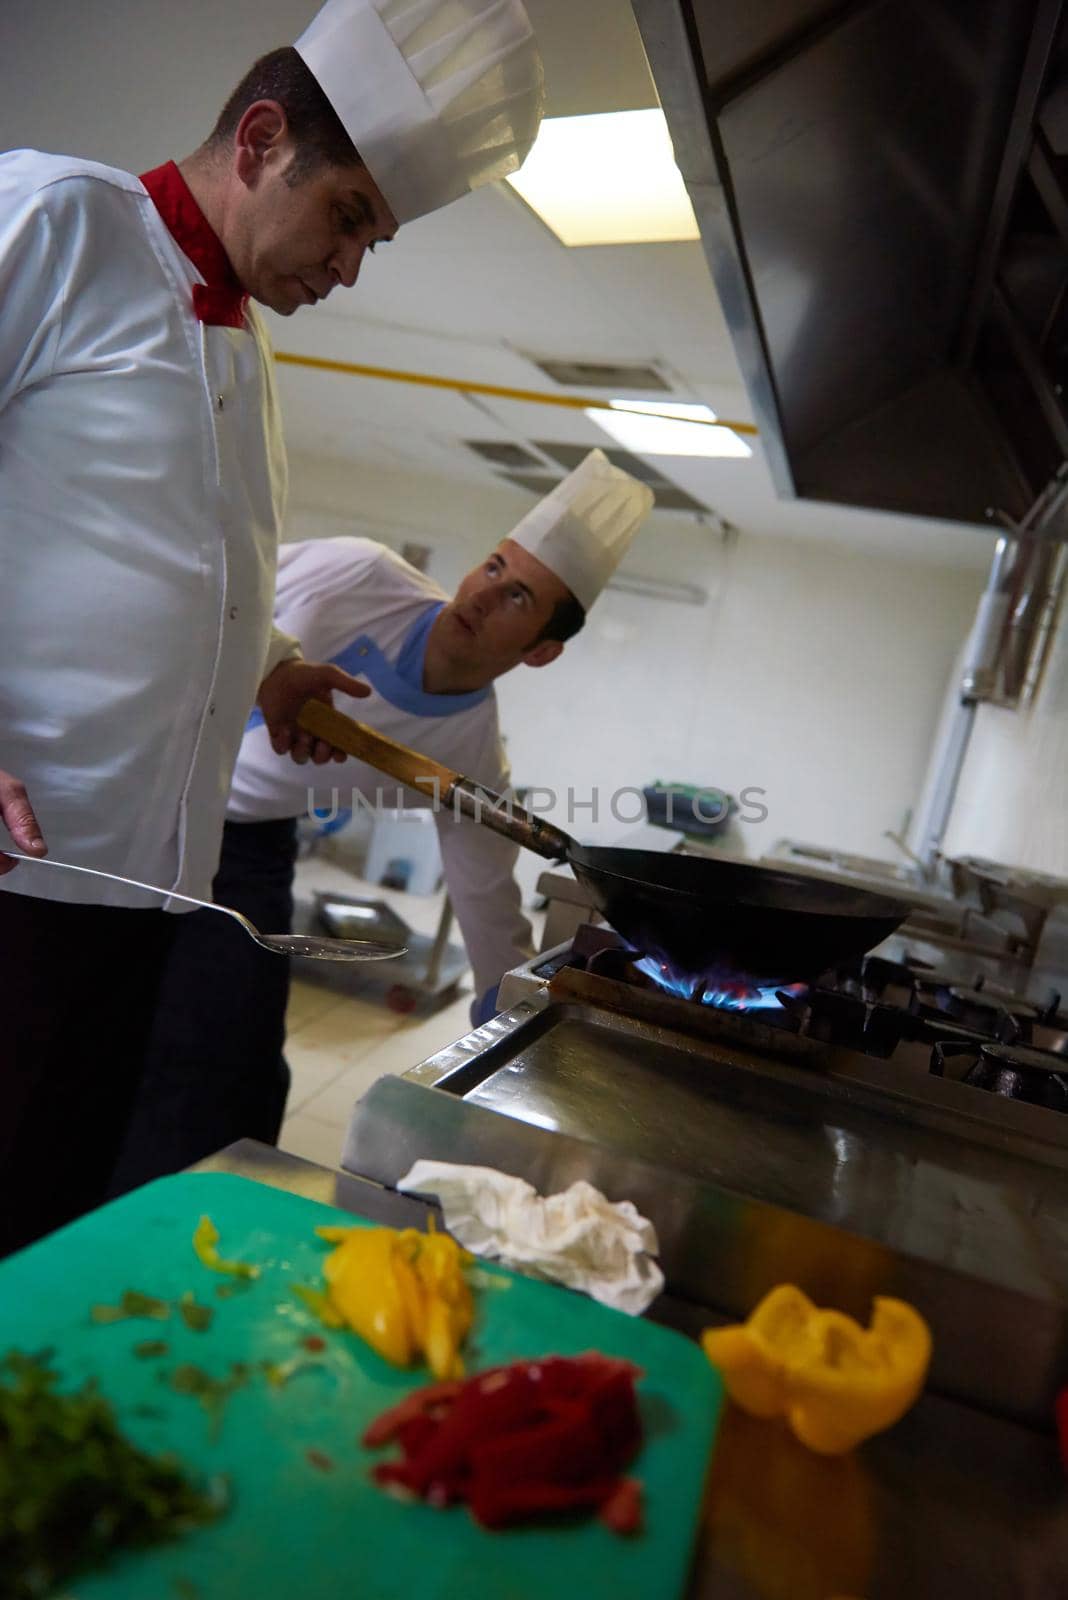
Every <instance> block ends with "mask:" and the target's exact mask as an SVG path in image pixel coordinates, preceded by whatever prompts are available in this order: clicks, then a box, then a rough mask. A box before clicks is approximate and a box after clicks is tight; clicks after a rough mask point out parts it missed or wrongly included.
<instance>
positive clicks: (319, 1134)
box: [279, 857, 539, 1167]
mask: <svg viewBox="0 0 1068 1600" xmlns="http://www.w3.org/2000/svg"><path fill="white" fill-rule="evenodd" d="M313 889H334V890H337V891H339V892H341V893H343V894H348V895H360V894H367V895H368V896H369V897H371V898H373V899H382V900H385V901H387V902H388V903H389V904H390V905H391V906H392V907H393V909H394V910H395V911H397V912H398V914H399V915H400V916H401V917H403V918H404V920H405V922H407V923H408V925H409V927H411V928H413V929H414V930H415V931H416V932H419V933H427V934H431V933H433V931H434V929H435V927H436V925H437V921H438V917H439V915H440V911H441V903H442V900H441V895H440V894H438V895H411V894H403V893H399V892H397V891H394V890H389V889H382V888H381V887H379V886H378V885H374V886H371V885H367V884H362V883H361V882H360V880H359V879H357V878H354V877H353V875H352V874H351V872H348V871H345V870H343V869H341V868H339V867H337V866H335V865H333V864H332V863H330V862H329V861H322V860H318V859H316V858H314V857H313V858H312V859H310V860H303V861H301V862H300V864H299V866H298V868H297V893H298V896H299V895H300V894H301V892H302V891H304V892H310V891H311V890H313ZM528 916H530V918H531V921H532V922H533V923H534V924H535V927H536V926H537V923H538V920H539V917H538V914H537V913H534V914H531V913H529V912H528ZM452 937H453V940H454V941H456V942H459V933H458V931H457V930H456V929H455V926H454V930H453V935H452ZM376 967H377V963H376ZM387 968H388V963H385V962H383V963H382V964H381V967H380V968H378V970H377V971H376V972H375V974H374V979H373V981H372V980H371V979H369V981H368V988H367V993H366V995H362V996H359V997H356V996H353V995H351V994H344V993H339V992H338V991H337V990H336V989H335V988H332V987H331V986H330V983H329V979H328V978H324V980H323V981H321V982H320V981H318V980H310V979H306V978H303V977H299V978H295V979H294V981H293V986H292V990H291V993H290V1000H289V1012H288V1017H287V1022H288V1039H287V1042H286V1057H287V1059H288V1061H289V1065H290V1068H291V1069H292V1073H293V1084H292V1088H291V1089H290V1093H289V1103H288V1106H287V1111H286V1120H285V1125H284V1127H283V1129H282V1137H281V1139H280V1140H279V1145H280V1148H281V1149H283V1150H289V1151H291V1152H292V1153H293V1154H294V1155H298V1156H304V1157H305V1158H306V1159H307V1160H309V1161H317V1162H320V1163H321V1164H322V1165H324V1166H330V1167H336V1166H337V1164H338V1160H339V1158H340V1155H341V1145H342V1141H343V1139H344V1135H345V1129H346V1127H347V1126H348V1122H349V1118H350V1116H351V1113H352V1108H353V1106H354V1105H355V1104H356V1101H357V1100H358V1099H359V1098H360V1096H361V1095H362V1094H363V1093H364V1091H365V1090H366V1089H368V1088H369V1087H370V1086H371V1084H372V1083H374V1082H375V1080H376V1079H378V1078H380V1077H382V1076H383V1074H385V1073H390V1072H393V1073H401V1072H406V1071H407V1070H408V1068H409V1067H414V1066H415V1064H416V1063H417V1062H419V1061H423V1060H425V1059H426V1057H427V1056H430V1055H433V1054H434V1052H435V1051H436V1050H440V1049H442V1048H443V1047H444V1046H445V1045H447V1044H451V1043H452V1041H453V1040H454V1039H458V1038H460V1036H461V1035H462V1034H464V1033H467V1032H468V1031H469V1029H470V1026H471V1024H470V1019H469V1008H470V1005H471V1000H472V997H473V990H472V985H471V976H470V973H467V974H466V975H465V977H464V978H463V979H462V980H461V982H460V985H459V988H458V989H457V990H456V991H454V994H453V996H451V997H449V998H447V999H446V1000H445V1002H444V1003H443V1004H438V1005H437V1008H436V1009H434V1008H433V1006H432V1005H431V1004H430V1003H429V1002H422V1003H421V1004H420V1007H419V1009H418V1011H416V1012H415V1013H413V1014H412V1015H410V1016H404V1015H401V1014H399V1013H398V1012H396V1011H392V1010H390V1008H389V1006H388V1005H387V1003H386V1000H385V993H386V990H387V988H388V984H387V983H386V982H383V981H382V976H381V975H382V974H383V973H384V972H385V971H386V969H387Z"/></svg>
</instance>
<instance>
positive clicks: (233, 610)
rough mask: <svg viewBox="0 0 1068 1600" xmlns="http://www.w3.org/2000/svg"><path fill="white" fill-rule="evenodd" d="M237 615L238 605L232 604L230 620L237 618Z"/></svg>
mask: <svg viewBox="0 0 1068 1600" xmlns="http://www.w3.org/2000/svg"><path fill="white" fill-rule="evenodd" d="M236 616H237V607H236V606H231V607H230V621H231V622H233V621H234V619H235V618H236Z"/></svg>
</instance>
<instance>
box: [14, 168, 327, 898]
mask: <svg viewBox="0 0 1068 1600" xmlns="http://www.w3.org/2000/svg"><path fill="white" fill-rule="evenodd" d="M202 281H203V280H202V279H201V277H200V274H199V273H198V272H197V270H196V268H195V267H194V266H193V264H192V262H190V261H189V259H188V258H187V257H186V256H185V255H184V254H183V252H182V250H181V249H180V248H179V246H178V244H177V243H176V242H175V240H174V238H173V237H172V236H171V234H170V232H169V231H168V229H167V227H166V225H165V223H164V222H163V220H162V218H161V216H160V214H159V212H158V211H157V209H156V206H155V205H154V203H153V201H152V200H151V199H150V198H149V195H148V194H147V192H146V190H145V188H144V187H143V185H142V184H141V183H140V182H139V180H138V179H137V178H135V177H132V176H131V175H130V174H129V173H126V172H119V171H115V170H113V169H111V168H109V167H103V166H99V165H96V164H95V163H92V162H87V161H82V160H78V159H75V158H71V157H67V156H52V155H42V154H40V153H38V152H35V151H26V150H23V151H14V152H12V153H9V154H6V155H2V156H0V308H2V310H0V613H2V616H0V765H2V766H3V767H5V768H6V769H7V770H8V771H10V772H13V773H15V774H17V775H18V776H19V777H21V778H22V779H23V780H24V782H25V784H26V787H27V790H28V792H29V795H30V799H31V802H32V803H33V805H34V807H35V810H36V812H37V816H38V818H39V820H40V822H41V825H42V828H43V831H44V834H45V837H46V839H47V840H48V845H49V854H50V855H51V856H53V857H54V858H55V859H57V860H61V861H64V860H69V861H74V862H76V863H80V864H82V865H85V866H94V867H101V868H104V869H105V870H108V871H113V872H118V873H122V874H123V875H124V876H127V877H133V878H139V879H142V880H145V881H147V882H149V883H157V884H161V885H164V886H167V887H173V888H175V889H178V890H181V891H184V892H187V893H190V894H193V895H196V896H200V897H204V898H210V895H211V880H212V876H213V874H214V871H215V868H216V865H217V859H218V851H219V840H220V836H221V830H222V823H223V815H224V811H225V805H226V795H227V791H228V788H229V783H230V776H231V772H232V767H233V762H234V758H235V756H236V754H237V750H238V747H239V745H240V742H241V737H242V732H243V730H244V727H245V723H246V719H247V717H248V712H249V707H250V706H251V705H252V703H253V701H254V699H255V696H256V692H257V688H258V686H259V684H260V682H261V680H262V679H263V677H264V676H265V675H266V673H267V672H268V671H270V670H271V669H272V668H273V667H274V666H275V665H277V663H278V662H279V661H281V660H283V659H285V658H286V657H288V656H291V655H294V654H296V653H298V651H297V646H296V644H295V641H294V640H292V639H290V638H287V637H285V636H283V635H282V634H280V633H279V632H278V631H277V630H274V629H272V625H271V603H272V593H273V585H274V572H275V557H276V544H277V538H278V532H279V527H280V523H281V518H282V513H283V503H284V497H285V458H284V454H283V447H282V440H281V431H280V425H279V417H278V409H277V402H276V398H275V391H274V384H273V378H272V370H271V368H272V362H271V355H270V349H269V346H268V341H267V337H266V334H265V332H264V328H263V325H262V322H261V320H260V318H259V315H258V313H257V312H256V310H255V309H254V308H253V307H252V306H251V305H250V306H249V307H248V309H247V312H246V327H245V328H244V329H235V328H229V327H217V326H206V325H205V324H203V323H201V322H199V321H197V319H196V317H195V316H194V313H193V309H192V303H191V298H192V286H193V285H194V284H197V283H201V282H202ZM0 890H2V891H3V892H4V893H12V894H32V895H35V896H38V897H40V898H47V899H55V900H68V901H78V902H81V903H88V904H109V905H132V906H146V905H149V904H152V903H158V902H152V901H150V900H149V899H148V898H147V897H146V896H144V895H143V894H139V893H138V892H136V891H129V890H124V889H122V888H121V887H119V886H117V885H109V884H106V883H103V882H101V881H100V880H97V879H83V878H79V877H78V876H77V875H75V874H63V873H59V872H52V871H50V870H49V869H48V868H45V867H41V868H33V867H30V866H21V867H19V869H18V871H16V872H12V873H10V874H8V875H7V876H5V877H3V878H0ZM175 909H182V908H181V907H175Z"/></svg>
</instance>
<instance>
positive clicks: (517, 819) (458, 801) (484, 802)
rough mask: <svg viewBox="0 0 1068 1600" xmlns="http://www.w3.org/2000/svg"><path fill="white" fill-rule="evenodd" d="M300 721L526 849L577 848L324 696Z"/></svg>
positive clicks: (558, 851)
mask: <svg viewBox="0 0 1068 1600" xmlns="http://www.w3.org/2000/svg"><path fill="white" fill-rule="evenodd" d="M297 722H298V723H299V724H300V726H301V727H302V728H304V729H306V731H307V732H308V733H314V734H315V736H316V737H317V738H319V739H325V740H326V741H327V743H328V744H332V745H334V746H335V747H336V748H337V749H338V750H344V752H345V754H346V755H350V756H357V757H359V759H360V760H361V761H366V762H367V763H368V765H369V766H372V767H377V768H378V770H379V771H380V772H388V773H389V775H390V777H391V778H397V779H399V781H400V782H401V783H406V784H408V786H409V787H410V788H412V789H418V791H419V793H420V794H425V795H429V797H430V799H431V800H433V801H434V802H435V803H436V804H437V805H442V806H444V805H448V804H450V802H451V803H452V804H453V806H454V809H455V812H456V813H457V814H458V815H460V816H465V817H470V818H471V820H472V821H473V822H479V823H481V824H482V826H483V827H484V828H491V829H492V830H493V832H494V833H499V834H502V835H503V836H504V837H505V838H506V839H511V841H512V843H513V844H518V845H521V846H522V847H523V849H524V850H534V851H536V852H537V854H538V855H540V856H547V857H548V859H549V860H550V861H561V860H563V858H564V857H565V856H567V855H569V854H570V852H571V850H572V849H573V848H574V840H573V839H572V838H571V837H570V836H569V835H568V834H566V833H564V832H563V830H562V829H561V828H554V827H553V825H552V823H551V822H543V821H542V820H541V818H540V817H536V816H534V815H532V813H531V812H529V811H524V810H523V808H522V806H518V805H516V804H515V803H514V801H513V800H512V799H511V798H510V797H509V796H507V795H498V794H495V793H494V792H493V790H492V789H486V788H484V787H483V786H482V785H481V784H479V783H472V781H471V779H470V778H465V777H464V776H463V774H462V773H460V772H454V771H453V769H452V768H451V767H446V766H443V765H442V764H441V762H440V761H433V760H432V759H431V758H430V756H421V755H419V754H417V752H416V751H414V750H409V749H408V746H407V745H404V744H398V743H397V742H396V740H395V739H387V738H386V736H385V735H384V734H382V733H376V732H375V730H374V729H373V728H369V727H367V725H366V724H365V723H363V722H355V721H353V719H352V717H346V716H345V715H344V714H343V713H342V712H340V711H335V710H334V708H333V706H328V705H326V704H325V703H324V702H323V701H322V700H305V702H304V704H303V705H302V706H301V708H300V710H299V711H298V713H297Z"/></svg>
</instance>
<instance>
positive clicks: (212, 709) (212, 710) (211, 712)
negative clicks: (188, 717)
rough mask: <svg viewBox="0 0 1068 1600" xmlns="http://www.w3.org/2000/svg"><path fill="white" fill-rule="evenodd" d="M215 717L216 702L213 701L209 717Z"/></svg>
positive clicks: (209, 709)
mask: <svg viewBox="0 0 1068 1600" xmlns="http://www.w3.org/2000/svg"><path fill="white" fill-rule="evenodd" d="M214 715H215V702H214V701H212V703H211V705H210V706H209V707H208V716H209V717H213V716H214Z"/></svg>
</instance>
